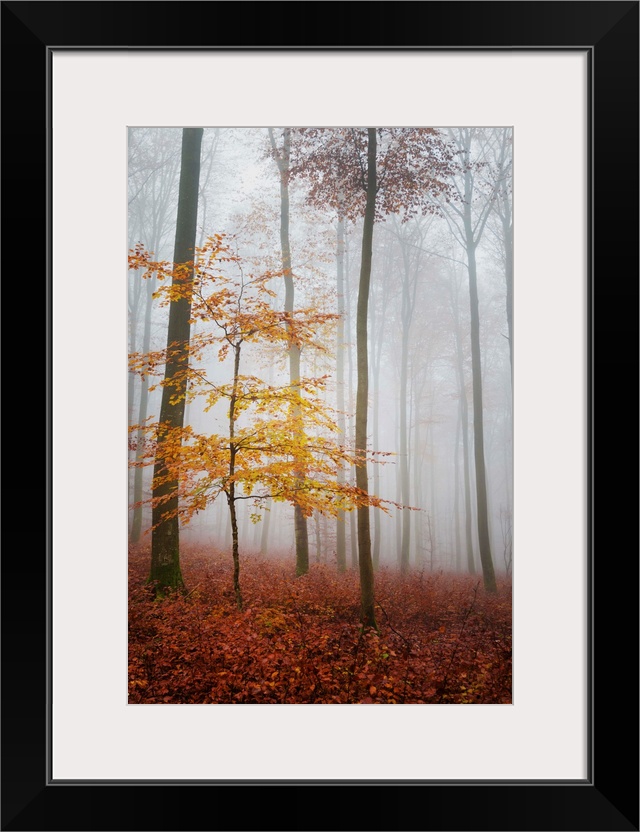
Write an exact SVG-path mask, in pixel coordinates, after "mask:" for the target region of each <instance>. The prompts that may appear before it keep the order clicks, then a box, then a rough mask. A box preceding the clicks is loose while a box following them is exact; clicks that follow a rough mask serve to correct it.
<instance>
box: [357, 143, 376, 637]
mask: <svg viewBox="0 0 640 832" xmlns="http://www.w3.org/2000/svg"><path fill="white" fill-rule="evenodd" d="M367 133H368V150H367V204H366V208H365V213H364V225H363V229H362V260H361V263H360V283H359V286H358V310H357V316H356V354H357V366H358V386H357V391H356V448H355V450H356V459H357V461H356V485H357V487H358V488H360V489H361V490H362V491H365V492H368V490H369V484H368V477H367V460H366V454H367V407H368V396H369V359H368V354H367V321H368V306H369V286H370V283H371V259H372V254H373V224H374V221H375V207H376V191H377V177H376V149H377V148H376V128H375V127H369V128H368V130H367ZM357 512H358V565H359V570H360V618H361V622H362V626H363V627H373V628H375V629H377V625H376V619H375V614H374V577H373V561H372V558H371V533H370V528H369V507H368V506H360V507H359V508H358V509H357Z"/></svg>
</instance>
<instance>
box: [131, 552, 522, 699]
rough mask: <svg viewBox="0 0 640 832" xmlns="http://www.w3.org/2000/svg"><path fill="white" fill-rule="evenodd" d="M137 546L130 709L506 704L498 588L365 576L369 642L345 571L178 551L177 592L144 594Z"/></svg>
mask: <svg viewBox="0 0 640 832" xmlns="http://www.w3.org/2000/svg"><path fill="white" fill-rule="evenodd" d="M149 562H150V553H149V549H148V547H134V548H132V549H131V551H130V553H129V702H130V703H132V704H134V703H174V704H195V703H203V704H205V703H209V704H222V703H254V704H267V703H282V704H294V703H308V704H314V703H315V704H319V703H375V704H389V703H406V704H414V703H415V704H418V703H423V704H459V703H472V704H490V703H497V704H505V703H511V582H510V581H508V580H505V579H503V580H499V582H498V583H499V591H498V594H497V595H489V594H487V593H485V591H484V589H483V587H482V579H481V577H480V576H468V575H452V574H446V573H436V572H429V571H426V570H424V571H413V572H411V573H410V574H408V575H400V574H399V573H398V572H396V571H394V570H391V569H386V568H385V569H381V570H379V571H378V572H377V573H376V579H375V580H376V585H375V593H376V616H377V623H378V626H379V629H380V633H379V634H378V633H375V632H374V631H366V632H364V633H362V632H361V630H360V627H359V621H358V614H359V585H358V574H357V572H356V571H353V570H352V571H348V572H346V573H345V574H343V575H338V574H337V573H336V571H335V568H331V567H329V566H326V565H321V564H313V565H312V566H311V568H310V571H309V573H308V574H307V575H304V576H302V577H299V578H296V577H295V573H294V564H293V563H292V562H290V561H288V562H285V561H274V560H267V559H263V558H259V557H252V556H246V557H245V558H244V559H241V574H240V582H241V586H242V594H243V598H244V609H243V610H242V611H240V610H238V609H237V607H236V604H235V600H234V595H233V589H232V564H231V556H230V555H229V554H224V555H223V554H222V553H220V552H216V551H215V550H212V549H211V548H209V547H206V548H205V547H195V546H194V547H185V551H184V553H183V554H181V563H182V573H183V577H184V580H185V584H186V589H187V593H188V594H186V595H181V594H175V595H172V596H168V597H166V598H164V599H163V600H160V601H154V600H152V598H151V597H150V593H149V589H148V587H146V586H145V581H146V578H147V575H148V570H149Z"/></svg>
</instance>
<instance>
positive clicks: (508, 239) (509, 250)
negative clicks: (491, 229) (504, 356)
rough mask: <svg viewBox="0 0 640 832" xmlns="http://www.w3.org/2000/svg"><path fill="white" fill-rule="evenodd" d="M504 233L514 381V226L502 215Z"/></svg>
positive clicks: (510, 359) (510, 351)
mask: <svg viewBox="0 0 640 832" xmlns="http://www.w3.org/2000/svg"><path fill="white" fill-rule="evenodd" d="M502 233H503V236H504V271H505V280H506V283H507V327H508V329H509V362H510V364H511V378H512V383H513V226H512V225H511V219H510V218H508V217H506V216H503V217H502Z"/></svg>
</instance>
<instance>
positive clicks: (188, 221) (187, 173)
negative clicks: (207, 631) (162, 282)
mask: <svg viewBox="0 0 640 832" xmlns="http://www.w3.org/2000/svg"><path fill="white" fill-rule="evenodd" d="M202 134H203V129H202V128H201V127H185V128H184V129H183V131H182V156H181V166H180V186H179V194H178V216H177V220H176V239H175V247H174V254H173V262H174V269H173V273H172V280H173V284H174V286H175V287H176V289H177V290H179V291H177V292H176V296H175V297H174V298H173V299H172V301H171V303H170V304H169V330H168V334H167V353H166V365H165V375H164V384H163V388H162V404H161V406H160V419H159V423H158V434H157V443H156V455H155V464H154V469H153V486H152V493H153V497H154V502H153V505H152V524H153V528H152V536H151V571H150V573H149V581H150V582H153V583H154V585H155V591H156V593H157V594H159V595H162V594H163V593H164V591H165V590H166V589H178V588H181V587H183V586H184V581H183V579H182V572H181V570H180V541H179V534H180V528H179V524H178V518H177V514H176V513H175V510H176V509H177V506H178V480H177V478H175V477H173V476H171V475H170V476H167V472H168V471H171V466H170V465H169V454H170V452H171V450H172V444H173V442H172V435H173V433H174V431H176V430H178V431H181V430H182V426H183V420H184V407H185V393H186V384H187V374H186V372H185V368H186V367H188V364H189V329H190V323H189V322H190V317H191V299H190V290H191V286H192V283H193V261H194V249H195V240H196V221H197V216H198V184H199V179H200V147H201V144H202Z"/></svg>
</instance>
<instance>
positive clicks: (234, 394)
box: [227, 343, 242, 610]
mask: <svg viewBox="0 0 640 832" xmlns="http://www.w3.org/2000/svg"><path fill="white" fill-rule="evenodd" d="M240 350H241V344H240V343H237V344H235V346H234V356H233V388H232V391H231V398H230V400H229V484H228V486H227V504H228V506H229V518H230V520H231V554H232V557H233V591H234V594H235V597H236V606H237V607H238V609H239V610H241V609H242V592H241V591H240V547H239V543H238V517H237V514H236V484H235V481H234V479H233V478H234V475H235V472H236V453H237V450H238V449H237V448H236V444H235V441H234V440H235V432H236V402H237V400H238V383H239V378H238V376H239V375H240Z"/></svg>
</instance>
